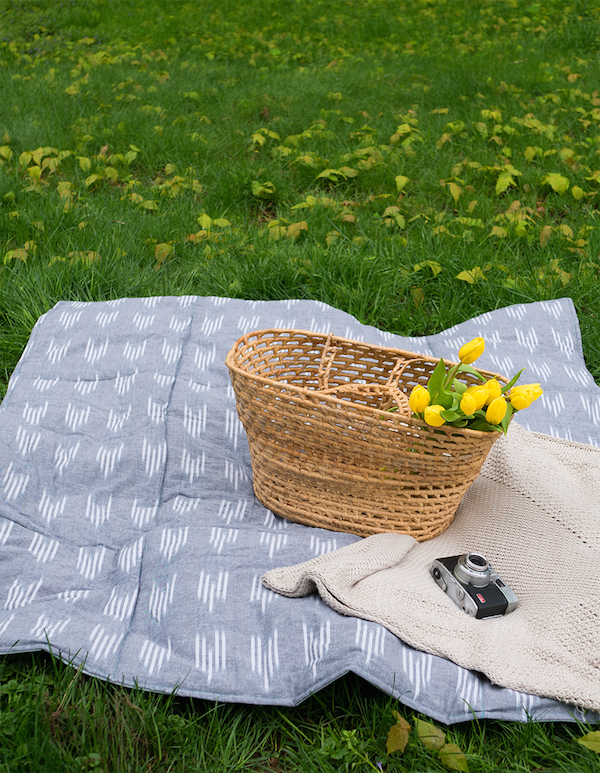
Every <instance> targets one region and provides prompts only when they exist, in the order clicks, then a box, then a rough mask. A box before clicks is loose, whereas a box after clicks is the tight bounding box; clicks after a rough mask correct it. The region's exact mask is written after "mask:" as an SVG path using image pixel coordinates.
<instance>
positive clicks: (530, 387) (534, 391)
mask: <svg viewBox="0 0 600 773" xmlns="http://www.w3.org/2000/svg"><path fill="white" fill-rule="evenodd" d="M523 392H525V393H527V394H531V395H532V398H531V402H533V401H534V400H537V399H538V397H539V396H540V395H541V394H542V393H543V389H542V387H541V386H540V385H539V384H521V385H520V386H515V387H513V388H512V389H511V390H510V395H511V397H512V396H513V395H518V394H521V393H523Z"/></svg>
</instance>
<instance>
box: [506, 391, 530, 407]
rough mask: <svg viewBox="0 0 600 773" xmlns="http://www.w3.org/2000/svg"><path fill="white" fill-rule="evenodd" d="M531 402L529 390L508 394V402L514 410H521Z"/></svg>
mask: <svg viewBox="0 0 600 773" xmlns="http://www.w3.org/2000/svg"><path fill="white" fill-rule="evenodd" d="M531 403H532V399H531V395H530V394H529V392H517V394H515V395H513V394H512V392H511V394H510V404H511V405H512V407H513V408H514V409H515V411H522V410H523V409H524V408H529V406H530V405H531Z"/></svg>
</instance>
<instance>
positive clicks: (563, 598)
mask: <svg viewBox="0 0 600 773" xmlns="http://www.w3.org/2000/svg"><path fill="white" fill-rule="evenodd" d="M599 502H600V450H598V449H596V448H593V447H591V446H587V445H583V444H580V443H574V442H570V441H567V440H560V439H557V438H553V437H550V436H548V435H542V434H539V433H534V432H528V431H527V430H525V429H523V428H522V427H520V426H518V425H517V424H515V423H514V422H513V423H512V425H511V428H510V430H509V432H508V436H507V437H506V438H501V439H500V440H499V441H498V442H497V443H496V444H495V445H494V446H493V448H492V451H491V452H490V455H489V456H488V458H487V460H486V462H485V464H484V466H483V468H482V471H481V473H480V475H479V477H478V478H477V479H476V481H475V483H474V484H473V485H472V486H471V488H470V489H469V491H468V492H467V494H466V495H465V497H464V499H463V500H462V502H461V505H460V507H459V510H458V512H457V515H456V518H455V520H454V522H453V523H452V525H451V526H450V527H449V528H448V529H447V531H445V532H444V533H443V534H441V535H440V536H438V537H436V538H434V539H432V540H430V541H428V542H424V543H417V542H416V540H414V539H413V538H412V537H408V536H405V535H400V534H394V533H386V534H378V535H374V536H372V537H367V538H365V539H363V540H361V541H359V542H356V543H353V544H351V545H348V546H346V547H343V548H341V549H340V550H336V551H333V552H331V553H328V554H326V555H323V556H319V557H318V558H315V559H312V560H311V561H307V562H305V563H302V564H298V565H296V566H291V567H284V568H279V569H274V570H271V571H269V572H267V573H266V574H265V575H264V576H263V583H264V584H265V585H266V587H268V588H270V589H271V590H273V591H276V592H277V593H280V594H283V595H285V596H305V595H308V594H310V593H313V592H314V591H318V592H319V594H320V595H321V597H322V598H323V600H324V601H325V602H326V603H327V604H329V606H331V607H332V608H333V609H335V610H336V611H337V612H340V613H341V614H344V615H351V616H356V617H361V618H364V619H365V620H372V621H375V622H377V623H381V625H384V626H385V627H386V628H388V629H389V630H390V631H391V632H392V633H394V634H395V635H396V636H398V637H400V638H401V639H402V640H403V641H405V642H406V643H408V644H410V645H411V646H413V647H416V648H417V649H420V650H423V651H425V652H430V653H433V654H435V655H440V656H442V657H445V658H448V659H449V660H452V661H454V662H455V663H457V664H458V665H460V666H463V667H464V668H468V669H471V670H476V671H481V672H483V673H484V674H485V675H486V676H488V677H489V679H490V680H491V681H492V682H494V683H495V684H498V685H500V686H502V687H509V688H511V689H514V690H519V691H522V692H528V693H533V694H536V695H541V696H545V697H550V698H555V699H557V700H560V701H564V702H567V703H573V704H575V705H577V706H580V707H582V708H588V709H594V710H599V709H600V555H599V550H600V506H599ZM473 550H475V551H477V552H481V553H483V554H485V555H486V556H487V557H488V559H489V560H490V563H491V564H492V566H493V567H494V568H495V569H496V570H497V571H498V572H499V574H500V576H501V577H502V578H503V579H504V580H505V581H506V582H507V583H508V584H509V585H510V586H511V587H512V588H513V589H514V591H515V592H516V594H517V596H518V598H519V606H518V607H517V609H516V610H515V611H514V612H512V613H511V614H509V615H506V616H504V617H500V618H493V619H487V620H485V619H484V620H476V619H473V618H471V617H468V616H467V615H466V614H465V613H464V612H462V611H461V610H460V609H458V607H456V606H455V605H454V603H453V602H452V601H451V599H450V598H448V597H447V596H446V594H445V593H444V592H443V591H442V590H441V589H440V588H439V587H438V586H437V585H436V583H435V582H434V580H433V578H432V577H431V575H430V573H429V569H430V566H431V563H432V561H433V560H434V559H435V558H440V557H445V556H453V555H457V554H462V553H466V552H469V551H473Z"/></svg>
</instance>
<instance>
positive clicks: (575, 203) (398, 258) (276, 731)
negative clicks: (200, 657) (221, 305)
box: [0, 0, 600, 773]
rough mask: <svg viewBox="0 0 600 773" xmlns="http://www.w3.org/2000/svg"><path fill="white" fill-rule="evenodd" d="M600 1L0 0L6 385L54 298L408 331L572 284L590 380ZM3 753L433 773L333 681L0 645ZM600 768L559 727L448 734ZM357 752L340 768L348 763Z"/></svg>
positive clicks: (51, 758)
mask: <svg viewBox="0 0 600 773" xmlns="http://www.w3.org/2000/svg"><path fill="white" fill-rule="evenodd" d="M599 52H600V8H599V6H598V4H597V3H593V2H586V1H585V0H573V2H570V3H565V2H562V0H561V2H559V1H558V0H546V2H544V3H538V2H529V1H528V0H512V1H511V0H473V2H471V3H463V4H460V3H452V2H449V0H448V1H445V0H419V1H418V2H417V1H415V0H410V1H409V0H398V2H393V3H385V2H382V0H355V1H354V2H351V1H350V0H341V1H340V2H338V3H335V4H332V3H331V2H329V1H328V0H327V2H326V1H325V0H262V2H259V1H258V0H246V1H245V2H238V1H236V0H222V2H220V3H214V2H208V1H207V0H196V1H195V2H189V3H188V2H183V1H181V0H180V1H179V2H171V3H166V2H161V1H160V0H146V2H144V3H142V2H139V1H138V0H113V2H111V3H106V2H100V0H73V1H72V2H70V1H69V2H55V1H53V2H49V1H48V0H12V1H11V0H0V394H3V393H4V391H5V390H6V385H7V382H8V378H9V377H10V374H11V372H12V370H13V369H14V367H15V365H16V363H17V361H18V358H19V357H20V355H21V353H22V351H23V348H24V346H25V344H26V341H27V338H28V336H29V333H30V331H31V328H32V326H33V324H34V323H35V321H36V319H37V318H38V317H39V315H40V314H42V313H43V312H44V311H46V310H47V309H49V308H51V307H52V306H53V305H54V304H55V303H56V302H57V301H58V300H61V299H74V300H84V301H88V300H90V301H91V300H104V299H110V298H117V297H122V296H138V297H140V296H146V295H165V294H200V295H208V294H215V295H230V296H235V297H240V298H250V299H257V298H260V299H285V298H312V299H317V300H321V301H324V302H326V303H329V304H331V305H333V306H336V307H338V308H341V309H344V310H345V311H348V312H349V313H351V314H353V315H355V316H356V317H357V318H358V319H359V320H360V321H361V322H365V323H368V324H373V325H377V326H378V327H381V328H384V329H387V330H390V331H393V332H396V333H400V334H403V335H422V334H427V333H435V332H438V331H440V330H442V329H444V328H447V327H450V326H452V325H454V324H456V323H458V322H461V321H463V320H465V319H468V318H470V317H472V316H473V315H475V314H479V313H483V312H485V311H489V310H491V309H495V308H498V307H501V306H505V305H508V304H511V303H520V302H529V301H535V300H544V299H550V298H557V297H562V296H565V295H567V296H569V297H571V298H572V299H573V302H574V303H575V306H576V309H577V313H578V315H579V321H580V325H581V329H582V335H583V346H584V354H585V357H586V361H587V364H588V367H589V369H590V371H591V372H592V374H593V375H594V378H595V379H596V381H597V382H598V383H600V344H599V341H600V319H599V303H598V295H599V294H598V288H599V281H598V280H599V272H600V258H599V254H600V234H599V229H598V192H599V185H600V171H599V169H600V158H599V155H600V133H599V125H600V94H599V91H598V90H599V88H600V87H599V84H600V77H599V76H600V62H599ZM0 675H1V676H0V678H1V686H0V771H13V770H27V771H35V770H51V771H52V770H91V771H94V770H110V771H113V770H114V771H120V770H133V771H138V770H148V771H163V770H164V771H168V770H170V771H184V770H185V771H188V770H234V769H244V770H261V769H264V770H273V771H288V770H289V771H296V770H306V771H314V770H323V771H329V770H352V769H354V770H372V769H373V766H375V769H377V762H379V761H381V762H382V764H383V769H384V770H390V771H394V770H398V771H401V770H402V771H403V770H411V771H429V770H432V771H434V770H442V769H444V767H443V765H442V764H441V762H440V761H439V759H438V757H437V755H436V754H434V753H432V752H430V751H428V750H426V749H425V748H424V747H423V746H422V744H421V743H420V741H419V740H418V738H417V737H416V734H415V733H413V734H412V735H411V740H410V741H409V745H408V747H407V751H406V752H405V754H404V755H403V756H400V755H399V754H398V753H395V754H393V755H391V756H390V757H386V754H385V740H386V737H387V732H388V730H389V728H390V727H391V725H392V724H393V722H394V719H393V717H392V713H391V712H392V709H397V708H400V710H401V712H402V713H403V715H404V716H405V717H406V718H407V719H408V720H409V721H410V722H411V723H412V724H413V725H414V718H413V715H412V713H411V712H410V711H409V710H405V709H402V708H401V707H399V706H398V704H397V703H396V702H395V701H393V700H392V699H391V698H389V697H387V696H385V695H383V694H381V693H379V692H378V691H377V690H375V689H374V688H372V687H370V686H369V685H367V684H366V683H364V682H363V681H361V680H360V679H358V678H355V677H352V676H348V677H346V678H344V679H342V680H339V681H338V682H337V683H336V684H335V685H333V686H331V687H329V688H327V689H325V690H323V691H322V692H321V693H319V694H318V695H316V696H314V697H313V698H311V699H310V700H308V701H306V702H305V703H304V704H302V706H300V707H298V708H297V709H275V708H257V707H244V706H232V705H216V704H210V703H205V702H193V701H184V700H182V699H179V698H177V697H164V696H156V695H152V694H149V693H144V692H142V691H127V690H125V689H121V688H119V687H117V686H114V685H109V684H105V683H102V682H98V681H96V680H94V679H88V678H87V677H84V676H83V675H81V674H78V673H75V672H74V671H73V669H71V668H70V667H69V666H68V665H63V664H60V663H58V662H56V661H53V660H52V659H51V658H49V657H48V656H46V655H41V654H37V655H27V656H7V657H5V658H3V660H2V661H1V662H0ZM448 734H449V738H448V740H451V741H453V742H456V743H457V744H458V745H459V746H460V747H461V749H463V751H464V752H465V753H466V757H467V760H468V764H469V769H470V770H471V771H488V770H490V771H491V770H501V771H505V770H506V771H508V770H511V771H512V770H514V771H540V773H541V771H593V770H598V769H600V765H599V762H598V756H597V755H595V754H594V753H593V752H591V751H589V750H588V749H585V748H583V747H582V746H581V745H579V744H577V743H575V741H574V740H573V739H574V738H576V737H579V736H580V735H581V734H582V730H581V729H580V728H578V727H577V726H576V725H539V724H537V725H518V724H506V723H498V722H489V721H485V722H483V721H481V722H473V723H469V724H467V725H465V726H459V727H456V728H454V729H450V730H449V731H448ZM353 765H355V767H352V766H353Z"/></svg>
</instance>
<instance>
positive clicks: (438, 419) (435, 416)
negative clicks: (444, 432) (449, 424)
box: [423, 405, 446, 427]
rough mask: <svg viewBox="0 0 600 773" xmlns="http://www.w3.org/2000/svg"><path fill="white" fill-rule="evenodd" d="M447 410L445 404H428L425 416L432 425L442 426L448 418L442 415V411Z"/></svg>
mask: <svg viewBox="0 0 600 773" xmlns="http://www.w3.org/2000/svg"><path fill="white" fill-rule="evenodd" d="M445 410H446V409H445V408H444V406H443V405H428V406H427V408H425V412H424V416H423V418H424V419H425V421H426V422H427V424H429V425H430V426H431V427H441V426H442V424H445V423H446V419H444V418H443V417H442V416H440V413H441V412H442V411H445Z"/></svg>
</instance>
